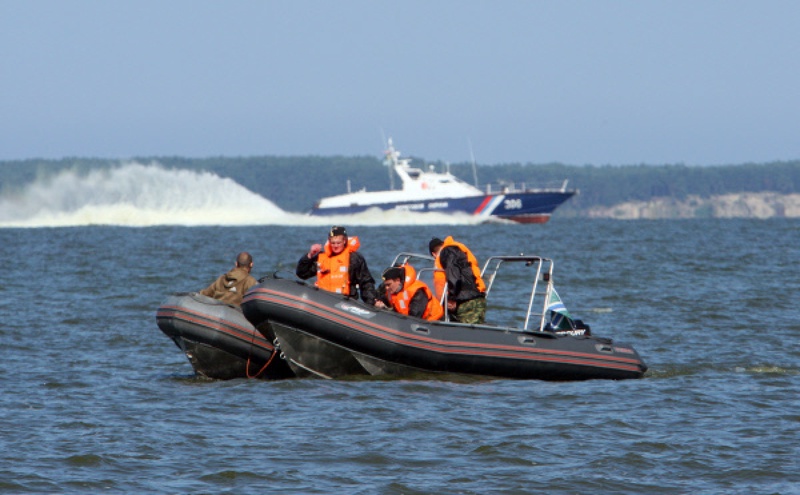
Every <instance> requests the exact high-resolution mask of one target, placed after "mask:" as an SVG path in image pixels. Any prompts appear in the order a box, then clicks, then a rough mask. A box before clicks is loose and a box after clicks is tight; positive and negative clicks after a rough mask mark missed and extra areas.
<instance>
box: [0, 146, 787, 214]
mask: <svg viewBox="0 0 800 495" xmlns="http://www.w3.org/2000/svg"><path fill="white" fill-rule="evenodd" d="M131 161H133V162H137V163H142V164H149V163H153V162H156V163H159V164H161V165H162V166H164V167H165V168H168V169H171V168H179V169H190V170H196V171H209V172H213V173H215V174H217V175H219V176H221V177H228V178H231V179H232V180H234V181H236V182H237V183H239V184H241V185H242V186H244V187H246V188H248V189H250V190H251V191H253V192H255V193H257V194H259V195H261V196H263V197H265V198H267V199H269V200H270V201H272V202H273V203H275V204H276V205H278V206H279V207H280V208H281V209H283V210H286V211H295V212H303V211H307V210H308V209H309V208H310V207H311V205H312V204H313V203H314V201H315V200H317V199H319V198H320V197H325V196H332V195H336V194H343V193H346V192H347V188H348V180H349V183H350V188H351V190H352V191H356V190H359V189H362V188H366V189H367V190H368V191H378V190H385V189H388V188H389V180H390V179H389V173H388V169H387V167H386V166H384V165H383V163H382V161H381V160H380V159H379V158H377V157H374V156H355V157H345V156H327V157H324V156H292V157H281V156H254V157H211V158H181V157H139V158H133V159H130V160H125V162H131ZM120 163H121V162H120V161H119V160H110V159H93V158H65V159H61V160H21V161H2V162H0V191H1V192H6V191H9V190H16V189H19V187H20V186H22V185H24V184H27V183H31V182H33V181H34V180H36V178H37V177H43V176H47V175H52V174H55V173H58V172H59V171H61V170H64V169H72V170H76V171H78V172H86V171H88V170H91V169H94V168H98V167H100V168H108V167H113V166H117V165H119V164H120ZM411 163H412V165H416V166H418V167H419V166H423V164H425V165H424V166H428V164H429V162H427V161H423V160H422V159H418V158H413V157H412V161H411ZM431 165H432V166H435V167H436V169H437V170H441V169H442V168H443V167H444V166H445V165H444V164H443V163H442V162H434V163H432V164H431ZM449 168H450V171H451V172H452V173H453V174H454V175H456V176H457V177H459V178H461V179H462V180H464V181H466V182H469V183H471V184H472V183H474V176H475V175H476V174H474V173H473V167H472V165H470V164H469V163H458V164H453V165H450V167H449ZM476 173H477V177H478V179H479V184H481V186H480V187H482V188H484V186H483V184H488V183H493V184H503V183H515V184H518V185H519V184H521V183H524V184H525V185H526V186H528V187H543V186H554V185H560V184H562V183H563V181H565V180H567V181H568V187H569V188H574V189H578V190H579V191H580V194H578V195H577V196H575V197H573V198H572V199H571V200H570V201H568V202H567V203H565V204H564V205H563V206H562V207H561V208H560V209H559V213H561V214H565V215H570V214H573V215H574V214H578V213H579V212H580V211H581V210H584V209H587V208H590V207H594V206H612V205H616V204H619V203H623V202H627V201H647V200H650V199H652V198H656V197H671V198H674V199H677V200H681V199H684V198H686V196H689V195H697V196H700V197H703V198H707V197H710V196H714V195H720V194H728V193H741V192H764V191H770V192H776V193H780V194H791V193H798V192H800V160H796V161H785V162H771V163H763V164H756V163H747V164H740V165H716V166H686V165H633V166H612V165H604V166H593V165H585V166H573V165H563V164H558V163H550V164H530V163H529V164H519V163H512V164H498V165H477V166H476ZM395 186H399V179H398V178H396V177H395Z"/></svg>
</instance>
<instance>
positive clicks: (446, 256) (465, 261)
mask: <svg viewBox="0 0 800 495" xmlns="http://www.w3.org/2000/svg"><path fill="white" fill-rule="evenodd" d="M428 250H429V251H430V253H431V254H432V255H433V256H434V257H435V258H436V261H435V262H434V266H435V267H436V268H438V269H440V270H444V271H443V272H441V271H437V272H436V273H435V274H434V286H435V288H436V296H437V297H439V298H441V297H442V292H443V290H444V286H445V282H446V283H447V310H448V312H449V313H450V316H451V317H455V319H456V320H458V321H459V322H460V323H484V322H485V321H486V284H484V283H483V279H482V278H481V268H480V266H479V265H478V260H477V259H475V256H474V255H473V254H472V252H471V251H470V250H469V248H467V246H465V245H463V244H461V243H460V242H456V241H455V240H453V237H452V236H450V237H447V238H446V239H445V240H441V239H438V238H436V237H434V238H433V239H431V242H430V243H428Z"/></svg>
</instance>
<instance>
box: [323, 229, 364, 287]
mask: <svg viewBox="0 0 800 495" xmlns="http://www.w3.org/2000/svg"><path fill="white" fill-rule="evenodd" d="M359 246H361V244H360V243H359V241H358V237H349V238H348V239H347V244H346V245H345V247H344V250H343V251H342V252H341V253H339V254H333V251H332V250H331V244H330V242H326V243H325V248H324V249H323V250H322V252H321V253H319V257H318V258H317V287H319V288H320V289H323V290H326V291H328V292H336V293H337V294H344V295H350V253H355V252H356V251H358V248H359Z"/></svg>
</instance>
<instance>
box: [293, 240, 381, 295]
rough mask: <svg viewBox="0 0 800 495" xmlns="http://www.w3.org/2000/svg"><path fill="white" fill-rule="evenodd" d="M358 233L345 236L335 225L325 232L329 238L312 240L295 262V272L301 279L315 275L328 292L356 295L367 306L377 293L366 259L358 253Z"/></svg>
mask: <svg viewBox="0 0 800 495" xmlns="http://www.w3.org/2000/svg"><path fill="white" fill-rule="evenodd" d="M359 246H360V243H359V241H358V237H348V236H347V230H346V229H345V228H344V227H339V226H334V227H332V228H331V230H330V232H329V233H328V242H326V243H325V246H324V247H323V246H322V245H321V244H312V245H311V247H310V248H309V250H308V253H306V254H303V256H302V257H301V258H300V260H299V261H298V262H297V269H296V270H295V273H296V274H297V276H298V277H300V278H301V279H303V280H307V279H309V278H311V277H313V276H316V277H317V287H319V288H320V289H323V290H327V291H330V292H336V293H338V294H344V295H347V296H349V297H358V293H359V292H360V293H361V299H362V300H363V301H364V302H365V303H367V304H369V305H370V306H372V305H374V304H375V299H376V298H377V297H378V294H377V292H376V291H375V279H373V278H372V274H370V272H369V268H368V267H367V261H366V260H365V259H364V257H363V256H361V254H360V253H358V252H357V251H358V248H359Z"/></svg>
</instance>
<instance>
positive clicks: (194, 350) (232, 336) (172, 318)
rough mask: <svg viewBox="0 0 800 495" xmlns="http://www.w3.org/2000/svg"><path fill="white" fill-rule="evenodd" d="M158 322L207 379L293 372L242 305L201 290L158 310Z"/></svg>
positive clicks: (177, 295)
mask: <svg viewBox="0 0 800 495" xmlns="http://www.w3.org/2000/svg"><path fill="white" fill-rule="evenodd" d="M156 323H157V324H158V327H159V328H160V329H161V331H162V332H164V333H165V334H166V335H167V336H168V337H169V338H171V339H172V340H173V341H174V342H175V344H176V345H177V346H178V348H180V350H181V351H183V352H184V354H186V357H187V358H188V359H189V363H191V365H192V368H193V369H194V371H195V372H196V373H197V374H198V375H200V376H203V377H206V378H214V379H221V380H229V379H233V378H264V379H277V378H287V377H291V376H293V374H292V372H291V370H290V369H289V367H288V366H287V364H286V363H285V362H283V361H281V360H279V359H276V358H275V352H274V351H275V347H274V346H273V345H272V343H271V342H270V341H268V340H267V339H265V338H264V336H263V335H262V334H261V333H260V332H257V331H256V329H255V328H253V325H251V324H250V322H248V321H247V320H246V319H245V317H244V315H243V314H242V311H241V309H240V308H237V307H235V306H231V305H229V304H225V303H223V302H220V301H218V300H216V299H212V298H210V297H206V296H204V295H201V294H198V293H196V292H188V293H175V294H172V295H170V296H169V297H167V299H166V300H165V301H164V303H163V304H162V305H161V306H160V307H159V308H158V310H157V311H156Z"/></svg>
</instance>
